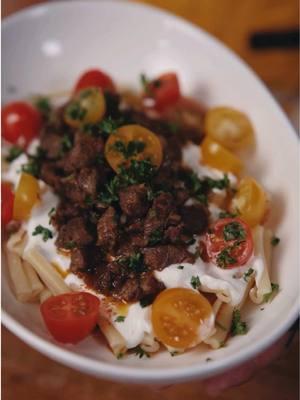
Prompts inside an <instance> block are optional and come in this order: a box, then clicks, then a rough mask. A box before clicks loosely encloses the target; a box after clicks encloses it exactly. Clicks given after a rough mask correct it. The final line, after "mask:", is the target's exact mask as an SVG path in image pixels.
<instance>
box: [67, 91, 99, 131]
mask: <svg viewBox="0 0 300 400" xmlns="http://www.w3.org/2000/svg"><path fill="white" fill-rule="evenodd" d="M105 110H106V105H105V99H104V95H103V93H102V91H101V89H100V88H96V87H90V88H87V89H83V90H80V91H79V92H78V93H76V95H75V96H74V97H73V99H72V100H71V101H70V103H69V104H68V105H67V107H66V109H65V112H64V119H65V122H66V123H67V124H68V125H70V126H72V127H74V128H77V127H79V126H81V125H82V124H86V123H90V124H94V123H96V122H98V121H100V120H101V119H102V118H103V116H104V114H105Z"/></svg>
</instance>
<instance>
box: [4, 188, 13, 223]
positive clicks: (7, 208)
mask: <svg viewBox="0 0 300 400" xmlns="http://www.w3.org/2000/svg"><path fill="white" fill-rule="evenodd" d="M14 197H15V196H14V194H13V192H12V190H11V186H10V184H9V183H5V182H1V222H2V224H3V225H4V226H5V225H7V224H8V223H9V222H10V221H11V220H12V217H13V207H14Z"/></svg>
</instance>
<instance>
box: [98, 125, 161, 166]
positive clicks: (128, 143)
mask: <svg viewBox="0 0 300 400" xmlns="http://www.w3.org/2000/svg"><path fill="white" fill-rule="evenodd" d="M105 157H106V160H107V162H108V163H109V165H110V166H111V167H112V168H113V169H114V170H115V171H116V172H118V171H119V168H120V166H121V165H125V166H126V165H129V164H130V161H131V160H149V161H150V162H151V163H152V164H153V165H155V166H156V167H159V166H160V164H161V162H162V157H163V151H162V145H161V143H160V140H159V138H158V137H157V136H156V135H155V134H154V133H153V132H151V131H149V129H146V128H144V127H142V126H140V125H124V126H122V127H120V128H119V129H117V131H116V132H115V133H113V134H112V135H110V136H109V138H108V140H107V141H106V144H105Z"/></svg>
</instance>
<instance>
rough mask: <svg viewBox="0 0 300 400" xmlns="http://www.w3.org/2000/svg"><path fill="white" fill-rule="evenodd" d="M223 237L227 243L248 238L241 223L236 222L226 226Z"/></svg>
mask: <svg viewBox="0 0 300 400" xmlns="http://www.w3.org/2000/svg"><path fill="white" fill-rule="evenodd" d="M223 236H224V239H225V240H226V241H229V240H243V239H245V238H246V232H245V229H244V228H243V227H242V225H241V224H240V223H239V222H237V221H234V222H230V223H229V224H226V225H225V226H224V228H223Z"/></svg>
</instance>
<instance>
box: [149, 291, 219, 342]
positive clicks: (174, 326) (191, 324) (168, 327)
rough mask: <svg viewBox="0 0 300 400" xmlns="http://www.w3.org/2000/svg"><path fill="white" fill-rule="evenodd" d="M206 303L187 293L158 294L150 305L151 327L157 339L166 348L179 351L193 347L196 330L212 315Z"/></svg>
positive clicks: (202, 297)
mask: <svg viewBox="0 0 300 400" xmlns="http://www.w3.org/2000/svg"><path fill="white" fill-rule="evenodd" d="M212 313H213V311H212V307H211V305H210V303H209V302H208V300H207V299H206V298H205V297H204V296H203V295H201V294H200V293H197V292H196V291H194V290H191V289H184V288H174V289H166V290H164V291H163V292H161V293H160V294H159V295H158V296H157V297H156V299H155V300H154V303H153V304H152V326H153V330H154V334H155V336H156V337H157V339H158V340H159V341H160V342H162V343H163V344H165V345H166V346H170V347H174V348H178V349H182V348H188V347H191V346H193V345H196V344H197V343H198V341H199V339H198V334H199V327H200V325H201V324H202V323H204V322H205V320H207V319H208V318H209V317H210V316H211V315H212Z"/></svg>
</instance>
